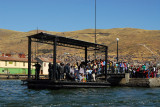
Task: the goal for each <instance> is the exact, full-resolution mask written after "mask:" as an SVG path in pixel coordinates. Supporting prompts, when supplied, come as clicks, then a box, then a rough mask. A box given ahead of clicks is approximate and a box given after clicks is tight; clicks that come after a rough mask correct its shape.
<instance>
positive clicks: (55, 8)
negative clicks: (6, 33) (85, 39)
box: [0, 0, 160, 32]
mask: <svg viewBox="0 0 160 107" xmlns="http://www.w3.org/2000/svg"><path fill="white" fill-rule="evenodd" d="M94 6H95V0H0V11H1V12H0V28H1V29H10V30H16V31H23V32H27V31H30V30H35V29H37V27H38V28H39V29H41V30H47V31H57V32H64V31H75V30H82V29H90V28H93V29H94V27H95V26H94V25H95V23H94V20H95V18H94V15H95V10H94V9H95V7H94ZM96 21H97V29H111V28H125V27H131V28H139V29H147V30H160V0H97V20H96Z"/></svg>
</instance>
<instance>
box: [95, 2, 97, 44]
mask: <svg viewBox="0 0 160 107" xmlns="http://www.w3.org/2000/svg"><path fill="white" fill-rule="evenodd" d="M95 43H97V41H96V0H95Z"/></svg>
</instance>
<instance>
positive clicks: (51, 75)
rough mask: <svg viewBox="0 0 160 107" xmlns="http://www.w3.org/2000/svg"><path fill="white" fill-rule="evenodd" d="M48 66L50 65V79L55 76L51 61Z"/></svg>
mask: <svg viewBox="0 0 160 107" xmlns="http://www.w3.org/2000/svg"><path fill="white" fill-rule="evenodd" d="M48 66H49V69H48V73H49V79H50V80H51V79H52V78H53V68H52V64H51V63H49V64H48Z"/></svg>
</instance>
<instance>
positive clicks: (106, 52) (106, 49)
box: [105, 47, 108, 81]
mask: <svg viewBox="0 0 160 107" xmlns="http://www.w3.org/2000/svg"><path fill="white" fill-rule="evenodd" d="M107 59H108V47H106V48H105V80H106V81H107Z"/></svg>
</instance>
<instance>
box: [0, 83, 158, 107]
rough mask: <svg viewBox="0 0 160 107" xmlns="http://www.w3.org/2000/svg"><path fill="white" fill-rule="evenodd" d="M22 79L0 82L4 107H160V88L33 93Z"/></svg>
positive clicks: (39, 91) (112, 88)
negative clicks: (23, 83)
mask: <svg viewBox="0 0 160 107" xmlns="http://www.w3.org/2000/svg"><path fill="white" fill-rule="evenodd" d="M21 83H22V82H21V81H20V80H0V107H73V106H74V107H115V106H119V107H128V106H134V107H135V106H137V107H143V106H159V105H160V88H133V87H110V88H101V89H61V90H32V89H28V88H27V86H24V85H21Z"/></svg>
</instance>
